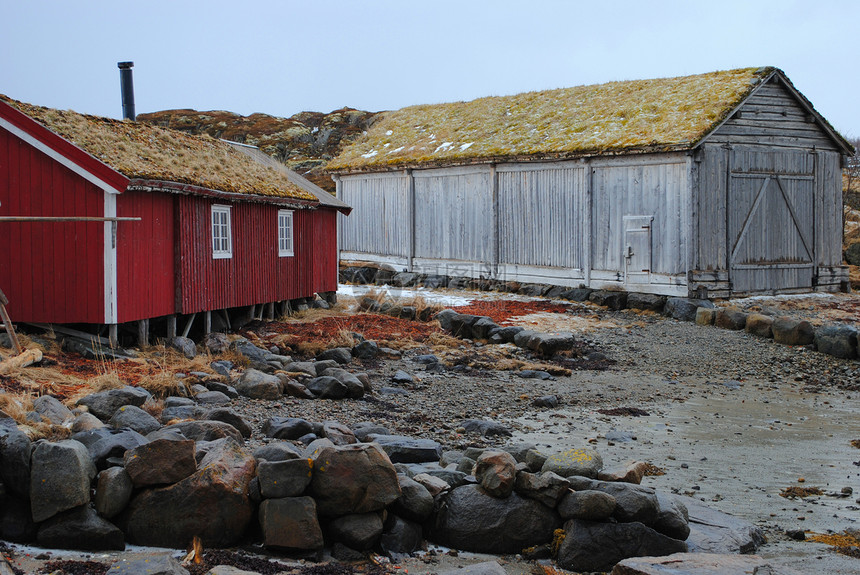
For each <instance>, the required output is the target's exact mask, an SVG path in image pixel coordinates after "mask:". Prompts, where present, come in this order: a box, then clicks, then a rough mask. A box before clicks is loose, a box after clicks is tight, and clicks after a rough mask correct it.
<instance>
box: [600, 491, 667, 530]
mask: <svg viewBox="0 0 860 575" xmlns="http://www.w3.org/2000/svg"><path fill="white" fill-rule="evenodd" d="M591 489H594V490H596V491H602V492H603V493H608V494H609V495H611V496H612V497H614V498H615V503H616V506H615V513H613V517H615V518H616V519H617V520H618V521H622V522H625V523H629V522H632V521H638V522H639V523H644V524H645V525H649V526H650V525H653V524H654V522H655V521H656V520H657V513H658V511H659V505H658V503H657V494H656V493H655V491H654V489H652V488H651V487H643V486H641V485H634V484H632V483H615V482H607V481H593V482H592V483H591Z"/></svg>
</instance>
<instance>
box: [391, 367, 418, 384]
mask: <svg viewBox="0 0 860 575" xmlns="http://www.w3.org/2000/svg"><path fill="white" fill-rule="evenodd" d="M391 381H392V382H394V383H398V384H401V385H403V384H404V383H413V382H414V381H415V378H413V377H412V376H411V375H409V374H408V373H406V372H405V371H403V370H402V369H398V370H397V371H395V372H394V375H392V376H391Z"/></svg>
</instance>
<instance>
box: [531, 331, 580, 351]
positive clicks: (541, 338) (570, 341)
mask: <svg viewBox="0 0 860 575" xmlns="http://www.w3.org/2000/svg"><path fill="white" fill-rule="evenodd" d="M574 345H576V338H575V337H574V336H573V334H572V333H536V334H534V335H533V336H532V337H531V338H529V341H528V344H527V346H528V348H529V349H530V350H532V351H534V352H535V353H537V354H538V355H541V356H543V357H552V356H554V355H555V354H556V353H558V352H560V351H564V350H568V349H572V348H573V346H574Z"/></svg>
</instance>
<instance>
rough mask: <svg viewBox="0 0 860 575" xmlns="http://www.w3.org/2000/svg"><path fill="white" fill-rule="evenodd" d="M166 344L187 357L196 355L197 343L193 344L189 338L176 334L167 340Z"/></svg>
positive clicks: (190, 357)
mask: <svg viewBox="0 0 860 575" xmlns="http://www.w3.org/2000/svg"><path fill="white" fill-rule="evenodd" d="M167 345H168V346H169V347H172V348H173V349H175V350H176V351H178V352H179V353H181V354H182V355H184V356H185V357H186V358H188V359H194V358H195V357H197V344H195V343H194V340H192V339H191V338H188V337H182V336H181V335H178V336H176V337H174V338H173V339H171V340H170V341H168V342H167Z"/></svg>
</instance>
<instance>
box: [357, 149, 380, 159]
mask: <svg viewBox="0 0 860 575" xmlns="http://www.w3.org/2000/svg"><path fill="white" fill-rule="evenodd" d="M378 153H379V152H377V151H376V150H370V151H369V152H367V153H366V154H362V155H361V157H362V158H372V157H373V156H375V155H377V154H378Z"/></svg>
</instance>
